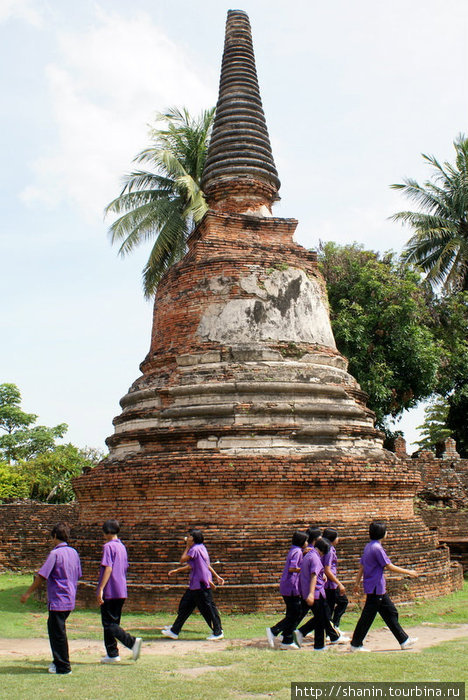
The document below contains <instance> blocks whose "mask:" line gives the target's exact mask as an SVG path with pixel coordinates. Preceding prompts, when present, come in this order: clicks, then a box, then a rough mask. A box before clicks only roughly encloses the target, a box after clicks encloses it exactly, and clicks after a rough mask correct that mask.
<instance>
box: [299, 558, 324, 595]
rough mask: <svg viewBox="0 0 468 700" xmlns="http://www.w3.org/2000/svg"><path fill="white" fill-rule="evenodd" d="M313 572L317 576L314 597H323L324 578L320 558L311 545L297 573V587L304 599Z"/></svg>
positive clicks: (308, 589)
mask: <svg viewBox="0 0 468 700" xmlns="http://www.w3.org/2000/svg"><path fill="white" fill-rule="evenodd" d="M314 574H315V575H316V576H317V580H316V583H315V592H314V599H315V600H318V599H319V598H320V597H322V598H324V597H325V594H324V586H325V579H324V577H323V562H322V559H321V557H320V555H319V553H318V552H317V550H316V549H315V548H314V547H312V549H311V550H310V551H309V552H307V554H305V555H304V558H303V560H302V564H301V572H300V574H299V588H300V591H301V596H302V597H303V598H304V600H305V599H306V598H307V596H308V595H309V591H310V580H311V578H312V576H313V575H314Z"/></svg>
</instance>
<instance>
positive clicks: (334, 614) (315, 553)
mask: <svg viewBox="0 0 468 700" xmlns="http://www.w3.org/2000/svg"><path fill="white" fill-rule="evenodd" d="M386 535H387V528H386V525H385V523H383V522H379V521H373V522H371V524H370V526H369V540H370V541H369V542H368V544H367V545H366V546H365V548H364V551H363V553H362V557H361V561H360V565H359V571H358V574H357V577H356V581H355V584H354V590H355V592H356V593H357V592H358V591H359V586H360V583H361V579H362V580H363V587H364V592H365V593H366V602H365V605H364V608H363V610H362V613H361V616H360V618H359V621H358V623H357V625H356V629H355V630H354V633H353V636H352V639H350V638H349V637H347V636H346V635H345V634H343V633H342V632H341V630H340V628H339V625H340V620H341V617H342V615H343V613H344V612H345V610H346V608H347V606H348V598H347V597H346V595H345V587H344V585H343V584H342V583H341V581H340V580H339V578H338V567H337V556H336V550H335V547H334V545H336V544H337V543H338V533H337V531H336V530H335V529H334V528H330V527H327V528H325V529H324V531H323V533H322V531H321V529H320V528H317V527H310V528H308V530H307V531H306V532H301V531H300V530H296V532H295V533H294V535H293V538H292V546H291V549H290V550H289V552H288V556H287V558H286V563H285V565H284V569H283V575H282V577H281V580H280V593H281V595H282V596H283V599H284V602H285V604H286V614H285V616H284V618H283V619H282V620H280V622H278V623H277V624H276V625H274V626H273V627H267V629H266V634H267V639H268V643H269V645H270V646H271V647H272V648H273V649H274V648H275V638H276V637H279V636H280V637H281V644H280V648H281V649H299V648H300V647H301V646H302V643H303V640H304V637H306V636H307V635H308V634H309V633H311V632H312V630H313V632H314V650H315V651H325V650H326V649H328V648H330V647H327V646H325V637H326V636H327V637H328V638H329V641H330V644H340V643H344V642H351V644H350V651H352V652H355V651H370V649H367V648H366V647H365V646H364V645H363V644H364V639H365V637H366V635H367V633H368V631H369V629H370V626H371V625H372V623H373V621H374V619H375V616H376V615H377V613H379V614H380V615H381V616H382V618H383V620H384V622H385V623H386V624H387V626H388V628H389V629H390V631H391V632H392V633H393V635H394V636H395V637H396V639H397V641H398V643H399V644H400V647H401V649H409V648H411V647H412V646H413V645H414V644H415V642H416V641H417V638H411V637H409V636H408V634H406V632H405V631H404V630H403V629H402V627H401V625H400V623H399V622H398V611H397V609H396V607H395V605H394V604H393V603H392V601H391V600H390V598H389V596H388V594H387V592H386V581H385V575H384V571H385V569H389V570H390V571H394V572H395V573H400V574H403V575H406V576H410V577H411V578H415V577H417V575H418V574H417V573H416V571H414V570H412V569H402V568H401V567H399V566H395V565H394V564H392V562H391V561H390V559H389V558H388V556H387V554H386V552H385V550H384V548H383V546H382V544H381V540H383V539H384V538H385V537H386ZM309 610H310V611H311V612H312V616H311V618H310V619H309V620H308V621H307V622H306V623H305V624H303V625H302V626H301V627H298V625H299V624H300V622H301V621H302V620H303V618H304V617H305V616H306V614H307V612H308V611H309Z"/></svg>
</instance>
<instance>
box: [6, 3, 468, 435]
mask: <svg viewBox="0 0 468 700" xmlns="http://www.w3.org/2000/svg"><path fill="white" fill-rule="evenodd" d="M231 8H232V9H242V10H245V11H246V12H247V13H248V14H249V17H250V22H251V25H252V33H253V40H254V49H255V54H256V62H257V72H258V77H259V83H260V91H261V95H262V100H263V106H264V110H265V114H266V120H267V125H268V129H269V133H270V138H271V143H272V149H273V154H274V158H275V162H276V166H277V169H278V172H279V176H280V179H281V181H282V187H281V192H280V194H281V197H282V200H281V202H280V203H279V205H276V209H275V212H274V213H275V215H276V216H285V217H292V218H297V219H298V220H299V225H298V229H297V232H296V240H297V242H298V243H300V244H301V245H303V246H305V247H306V248H314V247H316V246H317V245H318V243H319V241H328V240H332V241H336V242H338V243H341V244H345V243H352V242H354V241H356V242H358V243H361V244H363V245H364V246H365V247H367V248H370V249H372V250H377V251H381V252H384V251H387V250H394V251H396V252H399V251H401V249H402V247H403V246H404V244H405V242H406V241H407V239H408V238H409V236H410V231H409V230H408V229H405V228H403V227H401V226H400V224H395V223H392V222H391V221H389V217H390V216H391V214H393V213H394V212H396V211H399V210H401V209H405V208H407V202H406V201H405V200H404V199H403V198H402V195H401V193H399V192H397V191H394V190H391V189H390V188H389V185H390V184H391V183H395V182H401V181H402V178H404V177H408V176H411V177H415V178H416V179H418V180H420V181H422V180H424V179H427V178H428V177H430V168H429V167H428V166H427V165H425V164H424V162H423V160H422V158H421V153H430V154H434V155H436V156H437V157H438V158H439V159H440V160H453V153H454V151H453V140H454V138H455V137H456V136H457V135H458V134H459V133H460V132H463V133H467V131H468V129H467V122H466V120H467V115H468V55H467V54H468V49H467V47H468V36H467V34H468V31H467V30H468V4H467V3H466V0H413V2H411V3H409V2H408V1H407V0H404V1H403V0H393V2H391V3H388V2H376V1H375V0H353V2H349V0H332V1H331V2H328V3H323V2H318V1H317V0H296V1H295V2H294V3H284V2H280V1H279V0H278V1H277V0H268V1H267V0H244V1H243V2H242V4H241V5H240V6H234V8H233V6H231V5H228V4H225V3H224V2H223V0H199V1H198V2H196V3H195V2H193V0H178V1H177V2H174V0H171V1H166V0H151V2H150V1H149V0H132V2H128V0H80V2H76V0H0V65H1V66H2V71H1V72H0V89H1V97H2V99H1V101H0V119H1V128H0V147H1V153H2V163H3V167H2V168H1V170H0V211H1V220H0V295H1V297H0V298H1V299H2V302H3V303H2V306H1V312H0V383H3V382H12V383H14V384H17V385H18V387H19V388H20V390H21V393H22V396H23V408H24V410H26V411H28V412H32V413H36V414H38V416H39V422H40V423H41V424H45V425H56V424H58V423H62V422H66V423H67V424H68V425H69V431H68V433H67V435H66V439H67V441H71V442H73V443H74V444H76V445H77V446H79V447H84V446H86V445H87V446H91V447H97V448H101V449H103V448H104V440H105V438H106V437H107V436H109V435H111V434H112V432H113V428H112V419H113V417H114V416H116V415H118V414H119V413H120V407H119V403H118V402H119V399H120V398H121V397H122V396H123V395H124V394H125V393H126V392H127V390H128V387H129V386H130V385H131V384H132V383H133V381H134V380H135V379H136V378H137V377H138V376H139V374H140V372H139V369H138V367H139V363H140V362H141V361H142V360H143V359H144V357H145V355H146V353H147V352H148V350H149V343H150V334H151V317H152V305H151V303H149V302H147V301H145V300H144V297H143V293H142V287H141V270H142V268H143V265H144V263H145V260H146V257H147V255H148V252H149V250H148V249H142V250H139V251H137V252H136V253H134V254H133V255H132V256H131V257H127V258H124V259H122V258H119V257H118V255H117V252H116V249H115V248H113V247H112V246H111V244H110V241H109V237H108V234H107V230H108V226H109V223H110V222H109V221H106V220H104V214H103V212H104V208H105V206H106V205H107V204H108V203H109V202H110V201H111V200H112V199H114V198H115V197H116V196H117V195H118V194H119V192H120V187H121V180H122V177H123V175H124V174H125V173H126V172H129V170H130V169H131V162H132V159H133V158H134V156H135V155H136V154H137V153H138V152H139V151H140V150H141V149H142V148H144V147H145V146H146V145H147V143H148V131H149V126H150V125H151V124H153V123H154V120H155V116H156V114H157V113H158V112H163V111H164V110H165V109H167V108H168V107H171V106H178V107H181V106H186V107H187V108H188V109H189V111H191V112H194V113H198V112H199V111H201V110H202V109H204V108H207V107H210V106H212V105H214V104H215V103H216V98H217V92H218V81H219V72H220V66H221V57H222V50H223V43H224V27H225V21H226V13H227V10H228V9H231ZM421 421H422V409H417V410H416V411H414V412H412V413H411V414H409V415H407V416H405V417H404V418H403V421H402V422H401V423H400V424H399V425H398V426H396V427H398V428H400V429H403V430H404V432H405V437H406V438H407V440H408V442H412V441H413V440H414V439H415V438H416V437H417V434H416V432H415V426H416V425H418V424H419V423H421Z"/></svg>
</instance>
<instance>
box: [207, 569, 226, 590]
mask: <svg viewBox="0 0 468 700" xmlns="http://www.w3.org/2000/svg"><path fill="white" fill-rule="evenodd" d="M208 568H209V570H210V571H211V573H212V575H213V576H214V577H215V579H216V583H217V584H218V586H224V579H223V578H221V576H220V575H219V574H217V573H216V571H215V570H214V569H213V567H212V566H210V564H208Z"/></svg>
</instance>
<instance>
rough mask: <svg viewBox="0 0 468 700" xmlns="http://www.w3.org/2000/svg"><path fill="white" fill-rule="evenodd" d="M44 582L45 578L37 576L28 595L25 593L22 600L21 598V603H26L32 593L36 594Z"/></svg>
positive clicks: (27, 592)
mask: <svg viewBox="0 0 468 700" xmlns="http://www.w3.org/2000/svg"><path fill="white" fill-rule="evenodd" d="M44 581H45V578H44V577H43V576H40V575H39V574H36V575H35V576H34V581H33V582H32V583H31V585H30V586H29V588H28V590H27V591H26V593H23V595H22V596H21V598H20V600H21V602H22V603H25V602H26V601H27V599H28V598H29V596H30V595H31V593H34V591H37V589H38V588H40V587H41V586H42V583H43V582H44Z"/></svg>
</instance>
